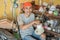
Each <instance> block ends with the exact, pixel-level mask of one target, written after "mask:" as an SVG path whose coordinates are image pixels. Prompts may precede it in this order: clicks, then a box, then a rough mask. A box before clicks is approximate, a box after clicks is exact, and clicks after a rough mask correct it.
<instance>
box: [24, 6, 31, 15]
mask: <svg viewBox="0 0 60 40" xmlns="http://www.w3.org/2000/svg"><path fill="white" fill-rule="evenodd" d="M24 12H25V13H26V14H27V15H30V14H31V12H32V7H31V6H26V7H25V8H24Z"/></svg>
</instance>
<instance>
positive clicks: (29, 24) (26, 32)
mask: <svg viewBox="0 0 60 40" xmlns="http://www.w3.org/2000/svg"><path fill="white" fill-rule="evenodd" d="M23 10H24V13H23V14H20V15H19V16H18V18H17V20H18V24H19V26H20V33H21V37H22V40H43V39H44V38H45V36H44V34H43V35H41V37H42V38H41V37H40V35H36V34H35V33H34V28H33V25H34V24H39V23H40V21H38V20H35V15H34V14H33V13H32V5H31V3H30V2H25V3H24V4H23Z"/></svg>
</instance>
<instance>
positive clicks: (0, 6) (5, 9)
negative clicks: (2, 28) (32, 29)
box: [0, 0, 60, 19]
mask: <svg viewBox="0 0 60 40" xmlns="http://www.w3.org/2000/svg"><path fill="white" fill-rule="evenodd" d="M5 1H6V6H5V3H4V0H0V19H2V18H4V15H5V14H6V15H7V18H9V19H12V6H13V2H14V0H5ZM26 1H29V2H31V1H32V0H18V1H17V3H18V4H21V3H24V2H26ZM42 1H43V2H47V3H49V2H50V1H51V0H42ZM53 1H54V2H53V3H54V5H57V4H60V0H53ZM35 4H36V5H39V0H35ZM19 8H20V6H19V7H18V8H16V13H17V15H18V14H19V13H20V10H19Z"/></svg>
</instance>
